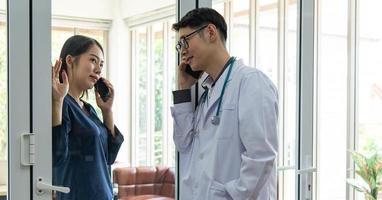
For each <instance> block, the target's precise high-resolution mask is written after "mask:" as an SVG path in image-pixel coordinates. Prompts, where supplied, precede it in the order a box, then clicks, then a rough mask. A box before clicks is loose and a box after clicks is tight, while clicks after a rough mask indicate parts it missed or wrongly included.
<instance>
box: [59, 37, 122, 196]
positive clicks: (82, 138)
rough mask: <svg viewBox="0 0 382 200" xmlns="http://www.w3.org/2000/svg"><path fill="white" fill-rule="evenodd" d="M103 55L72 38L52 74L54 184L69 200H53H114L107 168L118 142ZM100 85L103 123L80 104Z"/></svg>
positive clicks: (87, 40) (97, 46)
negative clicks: (103, 90)
mask: <svg viewBox="0 0 382 200" xmlns="http://www.w3.org/2000/svg"><path fill="white" fill-rule="evenodd" d="M103 54H104V53H103V49H102V47H101V45H100V44H99V43H98V42H97V41H96V40H94V39H92V38H88V37H85V36H81V35H76V36H72V37H70V38H69V39H68V40H67V41H66V42H65V44H64V46H63V47H62V50H61V54H60V60H58V61H56V63H55V65H54V68H53V71H52V85H53V86H52V93H53V94H52V104H53V107H52V114H53V116H52V126H53V131H52V132H53V166H54V168H53V183H54V184H55V185H60V186H65V187H70V192H69V193H68V194H64V193H57V200H69V199H70V200H86V199H89V200H90V199H92V200H98V199H99V200H111V199H112V198H113V194H112V186H111V180H110V173H109V168H110V165H111V164H113V162H114V161H115V158H116V156H117V153H118V150H119V148H120V146H121V144H122V142H123V136H122V134H121V133H120V132H119V130H118V129H117V128H116V127H115V125H114V121H113V112H112V105H113V100H114V89H113V86H112V85H111V83H110V82H109V81H108V80H106V79H105V78H101V76H100V75H101V71H102V67H103V63H104V60H103V58H104V55H103ZM99 79H102V81H104V83H105V84H106V86H107V87H108V89H109V96H108V98H106V99H105V98H104V100H103V99H102V98H101V96H100V95H99V94H98V93H97V92H96V102H97V106H98V107H99V108H100V109H101V111H102V116H103V121H101V120H100V119H99V118H98V117H97V114H96V111H95V110H94V108H93V107H92V106H91V105H90V104H89V103H87V102H85V101H84V100H83V96H87V90H88V89H91V88H93V87H94V84H95V83H96V82H97V81H98V80H99Z"/></svg>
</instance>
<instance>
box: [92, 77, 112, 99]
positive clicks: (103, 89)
mask: <svg viewBox="0 0 382 200" xmlns="http://www.w3.org/2000/svg"><path fill="white" fill-rule="evenodd" d="M94 89H95V91H96V92H98V94H99V95H100V96H101V98H102V100H103V101H107V99H108V98H109V95H110V91H109V88H108V87H107V85H106V84H105V82H104V81H103V79H102V78H100V79H98V81H97V82H96V83H95V84H94Z"/></svg>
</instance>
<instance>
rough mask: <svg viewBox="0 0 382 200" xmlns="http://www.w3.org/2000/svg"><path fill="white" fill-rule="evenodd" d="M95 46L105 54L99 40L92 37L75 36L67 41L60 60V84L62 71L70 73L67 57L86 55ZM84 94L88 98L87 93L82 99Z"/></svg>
mask: <svg viewBox="0 0 382 200" xmlns="http://www.w3.org/2000/svg"><path fill="white" fill-rule="evenodd" d="M93 45H97V46H98V47H99V48H100V49H101V51H102V54H103V53H104V52H103V48H102V46H101V44H100V43H99V42H98V41H97V40H95V39H93V38H90V37H86V36H83V35H74V36H72V37H70V38H68V39H67V40H66V41H65V43H64V46H62V49H61V53H60V59H61V61H62V65H61V70H60V75H59V78H60V82H62V71H63V70H65V72H68V70H67V69H68V64H67V63H66V57H67V56H68V55H70V56H73V57H76V56H80V55H81V54H83V53H86V52H87V51H88V50H89V49H90V48H91V47H93ZM84 94H85V95H86V96H87V95H88V93H87V91H85V92H84V93H82V95H81V98H82V97H83V96H84Z"/></svg>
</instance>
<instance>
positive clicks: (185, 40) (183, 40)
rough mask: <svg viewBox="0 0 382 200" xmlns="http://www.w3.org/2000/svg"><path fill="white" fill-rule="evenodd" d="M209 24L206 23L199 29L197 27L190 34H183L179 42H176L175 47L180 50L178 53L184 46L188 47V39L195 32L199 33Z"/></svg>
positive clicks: (179, 51)
mask: <svg viewBox="0 0 382 200" xmlns="http://www.w3.org/2000/svg"><path fill="white" fill-rule="evenodd" d="M207 26H208V24H207V25H204V26H202V27H200V28H198V29H196V30H195V31H193V32H191V33H189V34H188V35H186V36H183V37H181V38H180V39H179V41H178V44H176V46H175V48H176V51H178V53H181V52H182V48H185V49H188V47H189V45H188V40H189V39H190V38H191V37H192V36H193V35H194V34H195V33H198V32H200V31H201V30H203V29H204V28H206V27H207Z"/></svg>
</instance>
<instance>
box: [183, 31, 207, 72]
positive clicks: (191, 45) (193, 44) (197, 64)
mask: <svg viewBox="0 0 382 200" xmlns="http://www.w3.org/2000/svg"><path fill="white" fill-rule="evenodd" d="M195 30H197V29H192V28H189V27H185V28H180V29H179V36H180V37H179V38H182V37H185V36H187V35H189V34H190V33H192V32H194V31H195ZM203 31H205V29H201V30H200V31H198V32H195V33H194V34H192V35H190V36H189V37H187V38H186V40H187V43H188V48H182V49H181V55H182V59H185V60H186V64H189V65H190V66H191V68H192V70H194V71H198V70H202V71H204V68H203V66H205V65H204V63H205V61H206V59H207V58H208V55H209V54H208V44H207V41H206V40H205V39H204V38H203V37H204V33H203Z"/></svg>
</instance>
